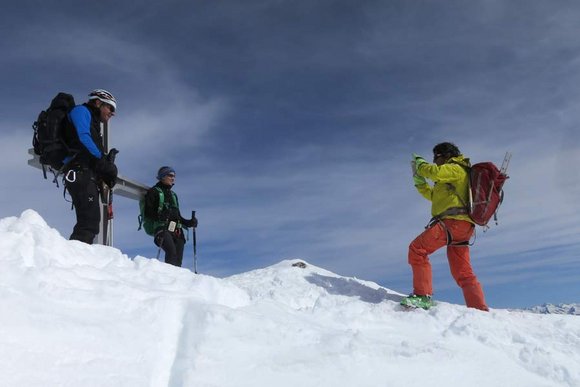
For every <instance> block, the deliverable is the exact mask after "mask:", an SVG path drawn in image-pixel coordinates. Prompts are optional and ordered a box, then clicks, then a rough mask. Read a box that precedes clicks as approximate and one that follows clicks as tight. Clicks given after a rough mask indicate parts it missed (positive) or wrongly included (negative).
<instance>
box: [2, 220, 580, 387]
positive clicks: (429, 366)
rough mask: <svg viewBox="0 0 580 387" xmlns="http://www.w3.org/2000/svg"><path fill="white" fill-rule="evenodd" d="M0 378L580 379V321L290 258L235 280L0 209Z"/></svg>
mask: <svg viewBox="0 0 580 387" xmlns="http://www.w3.org/2000/svg"><path fill="white" fill-rule="evenodd" d="M0 236H1V237H0V265H1V267H0V385H1V386H27V387H36V386H43V387H44V386H83V387H86V386H88V387H90V386H123V387H131V386H138V387H142V386H153V387H156V386H160V387H161V386H172V387H173V386H175V387H176V386H216V387H217V386H220V387H228V386H236V387H240V386H242V387H243V386H252V387H255V386H282V387H284V386H317V387H323V386H329V387H330V386H332V387H336V386H369V387H370V386H383V385H385V386H406V387H407V386H425V385H429V386H435V387H437V386H446V387H447V386H449V385H450V384H456V383H458V381H460V384H461V385H469V386H504V385H509V386H526V387H527V386H580V367H578V364H580V319H579V318H577V317H576V316H569V315H539V314H533V313H529V312H523V311H507V310H492V311H491V312H489V313H485V312H481V311H478V310H473V309H467V308H465V307H463V306H461V305H451V304H447V303H439V304H438V305H437V307H435V308H433V309H431V310H429V311H423V310H416V311H405V310H403V309H402V308H401V307H400V306H399V305H398V301H399V300H400V298H401V297H402V295H401V294H399V293H397V292H394V291H392V290H390V289H386V288H383V287H381V286H379V285H377V284H375V283H373V282H369V281H363V280H359V279H356V278H347V277H343V276H339V275H337V274H334V273H332V272H329V271H327V270H325V269H322V268H319V267H316V266H314V265H311V264H310V263H308V262H305V261H302V260H299V259H292V260H284V261H282V262H280V263H278V264H276V265H273V266H270V267H266V268H263V269H258V270H254V271H251V272H248V273H243V274H239V275H235V276H232V277H229V278H225V279H219V278H214V277H211V276H207V275H195V274H193V273H191V272H190V271H189V270H187V269H181V268H175V267H172V266H169V265H165V264H164V263H161V262H158V261H157V260H155V259H149V258H145V257H135V258H134V259H130V258H129V257H127V256H126V255H124V254H122V253H121V252H120V251H119V250H117V249H114V248H110V247H105V246H89V245H86V244H83V243H80V242H75V241H68V240H65V239H64V238H63V237H62V236H60V235H59V234H58V232H56V231H55V230H54V229H51V228H50V227H49V226H48V225H47V224H46V223H45V221H44V220H43V219H42V218H41V217H40V216H39V215H38V214H37V213H36V212H34V211H32V210H27V211H25V212H23V213H22V215H21V216H20V217H10V218H4V219H1V220H0Z"/></svg>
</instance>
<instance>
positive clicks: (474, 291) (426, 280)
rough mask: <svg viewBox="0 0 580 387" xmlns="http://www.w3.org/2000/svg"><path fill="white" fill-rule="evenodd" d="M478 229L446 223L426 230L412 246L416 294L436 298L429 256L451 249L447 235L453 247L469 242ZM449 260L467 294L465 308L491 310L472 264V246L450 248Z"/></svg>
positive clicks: (456, 278)
mask: <svg viewBox="0 0 580 387" xmlns="http://www.w3.org/2000/svg"><path fill="white" fill-rule="evenodd" d="M473 230H474V227H473V225H472V224H471V223H469V222H467V221H465V220H456V219H444V220H442V221H441V222H437V223H435V224H434V225H433V226H431V227H430V228H428V229H427V230H425V231H424V232H423V233H422V234H421V235H419V236H418V237H417V238H415V240H414V241H413V242H411V244H410V245H409V264H410V265H411V267H412V269H413V293H414V294H418V295H432V294H433V274H432V272H431V263H430V262H429V257H428V255H429V254H431V253H433V252H435V251H436V250H439V249H440V248H441V247H443V246H445V245H447V232H449V233H450V235H451V238H452V243H457V242H463V241H468V240H469V238H471V235H472V234H473ZM447 259H448V261H449V268H450V270H451V275H452V276H453V278H454V279H455V282H457V285H459V287H460V288H461V289H462V290H463V297H464V298H465V304H466V305H467V306H468V307H470V308H476V309H481V310H489V309H488V307H487V305H486V304H485V298H484V296H483V290H482V289H481V284H480V283H479V281H477V277H476V276H475V274H474V273H473V269H472V268H471V263H470V261H469V246H468V245H459V246H457V245H455V246H454V245H452V244H451V245H448V246H447Z"/></svg>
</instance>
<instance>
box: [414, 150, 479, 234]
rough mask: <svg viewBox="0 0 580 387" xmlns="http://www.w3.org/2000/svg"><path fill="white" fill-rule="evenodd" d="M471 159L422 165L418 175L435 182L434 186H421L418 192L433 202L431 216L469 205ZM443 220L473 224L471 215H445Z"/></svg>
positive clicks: (460, 157) (454, 159)
mask: <svg viewBox="0 0 580 387" xmlns="http://www.w3.org/2000/svg"><path fill="white" fill-rule="evenodd" d="M469 167H471V163H470V162H469V159H468V158H466V157H463V155H459V156H457V157H453V158H451V159H449V160H448V161H447V162H446V163H445V164H443V165H441V166H438V165H436V164H431V163H426V164H421V165H420V166H419V168H417V174H418V175H419V176H423V177H424V178H426V179H429V180H432V181H433V183H434V184H433V186H431V185H429V184H428V183H426V184H421V185H418V186H417V191H419V193H420V194H421V195H423V196H424V197H425V198H426V199H427V200H430V201H431V203H432V204H431V216H438V215H440V214H442V213H443V212H444V211H447V210H448V209H450V208H455V207H465V206H466V205H467V204H468V203H469V173H468V170H469ZM442 218H443V219H446V218H449V219H459V220H466V221H468V222H470V223H473V221H472V220H471V218H470V217H469V215H467V214H457V215H444V216H442Z"/></svg>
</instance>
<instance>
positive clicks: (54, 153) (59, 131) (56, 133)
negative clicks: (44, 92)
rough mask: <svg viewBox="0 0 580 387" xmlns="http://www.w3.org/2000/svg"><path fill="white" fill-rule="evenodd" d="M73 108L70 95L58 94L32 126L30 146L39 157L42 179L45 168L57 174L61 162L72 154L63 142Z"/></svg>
mask: <svg viewBox="0 0 580 387" xmlns="http://www.w3.org/2000/svg"><path fill="white" fill-rule="evenodd" d="M74 107H75V100H74V98H73V96H72V95H70V94H67V93H62V92H61V93H58V94H57V95H56V97H54V98H53V99H52V102H51V103H50V106H49V107H48V109H46V110H43V111H41V112H40V114H39V115H38V118H37V119H36V121H35V122H34V124H33V125H32V128H33V129H34V134H33V136H32V146H33V148H34V153H35V154H37V155H38V156H39V160H40V164H42V170H43V173H44V178H46V168H47V167H48V168H50V169H51V170H52V171H53V172H55V174H57V173H58V171H60V170H61V168H62V167H63V160H64V159H65V158H66V157H67V156H70V155H71V154H72V153H73V151H72V150H71V149H70V148H69V147H68V146H67V144H66V142H65V140H64V130H65V126H66V125H67V123H68V121H69V119H68V113H69V112H70V111H71V110H72V108H74Z"/></svg>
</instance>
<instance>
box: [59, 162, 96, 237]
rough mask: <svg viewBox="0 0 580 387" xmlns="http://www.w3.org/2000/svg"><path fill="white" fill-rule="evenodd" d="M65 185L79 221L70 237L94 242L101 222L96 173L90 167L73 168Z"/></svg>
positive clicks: (66, 177) (67, 175)
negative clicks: (76, 169)
mask: <svg viewBox="0 0 580 387" xmlns="http://www.w3.org/2000/svg"><path fill="white" fill-rule="evenodd" d="M71 180H72V181H71ZM65 186H66V189H67V190H68V192H69V194H70V196H71V198H72V202H73V205H74V208H75V212H76V215H77V223H76V224H75V226H74V228H73V232H72V234H71V235H70V238H69V239H71V240H73V239H74V240H77V241H81V242H85V243H88V244H92V243H93V241H94V239H95V236H96V235H97V234H98V233H99V223H100V222H101V209H100V205H99V189H98V187H97V182H96V179H95V174H94V172H93V171H91V170H89V169H80V170H78V171H75V170H71V171H69V172H68V173H67V174H66V175H65Z"/></svg>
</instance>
